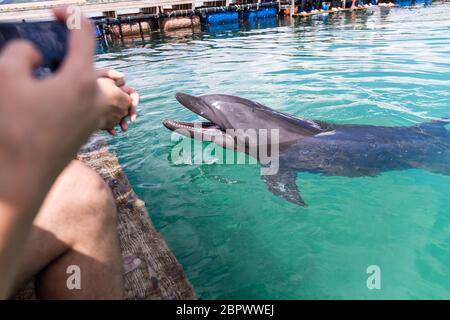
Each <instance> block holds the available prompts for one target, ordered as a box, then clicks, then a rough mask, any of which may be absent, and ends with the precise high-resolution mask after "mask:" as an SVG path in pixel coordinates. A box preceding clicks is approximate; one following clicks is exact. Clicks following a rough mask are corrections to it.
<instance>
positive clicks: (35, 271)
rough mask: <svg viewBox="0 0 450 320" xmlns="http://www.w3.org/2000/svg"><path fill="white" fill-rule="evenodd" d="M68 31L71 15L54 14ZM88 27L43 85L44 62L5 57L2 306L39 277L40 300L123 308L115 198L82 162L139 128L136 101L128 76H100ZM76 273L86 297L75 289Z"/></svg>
mask: <svg viewBox="0 0 450 320" xmlns="http://www.w3.org/2000/svg"><path fill="white" fill-rule="evenodd" d="M55 16H56V17H57V19H59V20H61V21H66V19H67V18H68V15H67V13H66V9H64V8H59V9H56V10H55ZM92 35H93V28H92V26H91V24H90V22H89V21H88V20H87V19H86V18H82V19H81V28H79V29H74V30H71V31H70V32H69V48H68V54H67V56H66V59H65V61H64V63H63V65H62V66H61V67H60V69H59V70H58V71H57V72H56V73H55V74H53V75H52V76H50V77H47V78H45V79H41V80H38V79H35V78H34V77H33V76H32V70H33V69H34V68H35V67H36V66H38V65H39V64H40V60H41V57H40V54H39V52H37V50H36V49H35V48H34V47H33V46H32V45H31V44H30V43H28V42H25V41H15V42H11V43H10V44H9V45H8V46H6V47H5V48H4V49H3V50H2V52H1V53H0V76H1V84H2V85H1V86H0V181H1V184H0V299H8V298H11V297H12V296H13V295H14V294H15V292H17V290H19V289H20V288H21V286H23V285H24V284H25V283H26V282H27V281H29V279H31V278H32V277H35V284H36V293H37V297H38V298H46V299H67V298H80V299H81V298H82V299H121V298H123V294H124V288H123V278H122V259H121V254H120V248H119V240H118V234H117V212H116V205H115V201H114V198H113V197H112V194H111V191H110V189H109V187H108V186H107V185H106V184H105V182H104V181H103V180H102V178H101V177H100V176H99V175H98V174H96V173H95V172H94V171H92V170H91V169H89V168H88V167H86V166H85V165H84V164H82V163H81V162H79V161H77V160H74V159H75V155H76V152H77V151H78V149H79V148H80V147H81V146H82V144H83V143H84V142H86V140H87V138H88V137H89V135H90V134H92V133H93V132H94V131H95V130H97V129H105V130H108V131H109V132H110V133H112V134H116V131H115V129H114V127H115V126H116V125H120V126H121V127H122V129H123V130H127V128H128V126H127V123H126V120H125V119H126V117H127V116H128V117H129V118H130V120H131V121H135V120H136V107H137V105H138V99H139V97H138V95H137V93H136V92H135V90H134V89H132V88H130V87H127V86H126V85H125V81H124V77H123V75H122V74H120V73H118V72H115V71H111V70H101V71H96V70H95V69H94V66H93V57H94V48H95V41H94V37H93V36H92ZM73 267H75V268H78V270H79V271H80V273H79V275H80V284H81V288H75V290H73V288H71V287H69V286H68V285H67V283H68V281H67V280H68V277H69V276H70V274H68V273H67V272H68V270H71V269H70V268H73Z"/></svg>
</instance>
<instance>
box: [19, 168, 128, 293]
mask: <svg viewBox="0 0 450 320" xmlns="http://www.w3.org/2000/svg"><path fill="white" fill-rule="evenodd" d="M69 266H78V267H79V268H80V275H81V277H80V280H81V289H80V290H77V289H72V290H70V289H69V288H68V286H67V280H68V278H69V277H70V276H71V274H68V273H67V271H68V267H69ZM33 275H36V293H37V295H38V298H42V299H120V298H122V297H123V278H122V258H121V254H120V249H119V240H118V234H117V212H116V205H115V202H114V199H113V197H112V195H111V191H110V190H109V188H108V186H107V185H106V184H105V182H104V181H103V179H102V178H101V177H100V176H98V175H97V174H96V173H95V172H94V171H92V170H91V169H89V168H88V167H86V166H85V165H84V164H82V163H81V162H79V161H72V163H71V164H70V165H69V166H68V167H67V168H66V169H65V170H64V171H63V173H62V174H61V175H60V176H59V177H58V179H57V181H56V182H55V184H54V185H53V187H52V189H51V191H50V193H49V194H48V195H47V198H46V199H45V201H44V204H43V206H42V208H41V210H40V211H39V214H38V216H37V218H36V220H35V221H34V226H33V230H32V234H31V236H30V239H29V242H28V245H27V249H26V251H25V257H24V262H23V264H22V269H21V270H20V271H19V276H18V277H17V279H16V280H17V281H16V289H19V288H20V285H23V284H24V283H25V282H26V281H27V280H28V279H30V278H31V277H32V276H33Z"/></svg>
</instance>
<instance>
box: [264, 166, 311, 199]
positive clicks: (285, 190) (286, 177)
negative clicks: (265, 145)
mask: <svg viewBox="0 0 450 320" xmlns="http://www.w3.org/2000/svg"><path fill="white" fill-rule="evenodd" d="M261 178H262V180H263V181H264V182H265V183H266V185H267V187H268V188H269V191H270V192H272V193H273V194H274V195H276V196H278V197H281V198H283V199H285V200H287V201H289V202H292V203H295V204H297V205H299V206H306V204H305V202H304V201H303V200H302V197H301V196H300V193H299V191H298V189H297V184H296V182H295V180H296V178H297V175H296V174H295V173H294V172H288V171H284V172H281V171H280V172H278V173H277V174H275V175H263V176H261Z"/></svg>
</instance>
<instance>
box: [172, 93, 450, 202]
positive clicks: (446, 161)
mask: <svg viewBox="0 0 450 320" xmlns="http://www.w3.org/2000/svg"><path fill="white" fill-rule="evenodd" d="M176 99H177V100H178V101H179V102H180V103H181V104H182V105H183V106H185V107H186V108H188V109H189V110H191V111H193V112H195V113H197V114H198V115H200V116H202V117H203V118H205V119H207V120H208V121H209V122H202V123H199V124H198V125H196V124H195V123H192V122H181V121H175V120H164V121H163V124H164V126H166V127H167V128H168V129H170V130H177V129H180V128H183V129H184V130H183V132H185V133H186V134H185V135H188V136H191V137H198V136H200V137H201V139H203V140H207V141H214V142H216V143H220V145H221V146H222V147H225V145H224V141H227V139H232V140H234V141H236V140H240V139H241V140H243V141H244V143H245V144H246V145H247V147H249V149H250V148H251V147H256V148H260V147H261V145H260V141H258V140H252V139H248V137H240V136H239V132H245V130H248V129H254V130H261V129H266V130H270V129H278V132H279V137H278V140H277V149H279V150H280V154H279V170H278V173H277V174H276V175H264V176H262V179H263V181H264V182H265V183H266V184H267V186H268V188H269V190H270V191H271V192H272V193H273V194H275V195H277V196H279V197H282V198H284V199H286V200H288V201H290V202H292V203H295V204H298V205H302V206H304V205H305V202H304V201H303V200H302V198H301V196H300V194H299V192H298V189H297V185H296V177H297V173H298V172H312V173H320V174H323V175H330V176H346V177H361V176H372V177H373V176H376V175H378V174H379V173H381V172H383V171H389V170H405V169H412V168H417V169H423V170H428V171H430V172H434V173H439V174H444V175H450V132H449V131H448V130H447V129H446V127H445V126H446V125H447V124H448V123H450V119H449V118H442V119H436V120H433V121H429V122H424V123H420V124H416V125H412V126H405V127H385V126H373V125H350V124H332V123H326V122H323V121H313V120H305V119H301V118H298V117H294V116H292V115H289V114H285V113H282V112H279V111H276V110H273V109H271V108H268V107H266V106H264V105H262V104H259V103H257V102H253V101H250V100H247V99H244V98H240V97H236V96H230V95H223V94H213V95H204V96H199V97H195V96H191V95H188V94H184V93H177V94H176ZM228 129H242V130H240V131H239V130H237V131H234V132H236V134H235V136H229V134H228V131H227V130H228ZM195 130H200V131H201V133H202V134H201V135H194V132H195ZM215 137H220V139H215ZM218 141H219V142H218ZM271 141H272V140H271V139H270V137H269V139H268V140H267V142H266V143H267V144H268V147H269V149H270V147H273V145H271Z"/></svg>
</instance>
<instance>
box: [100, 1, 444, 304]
mask: <svg viewBox="0 0 450 320" xmlns="http://www.w3.org/2000/svg"><path fill="white" fill-rule="evenodd" d="M230 27H232V28H233V26H228V27H227V28H230ZM449 31H450V5H449V4H437V5H436V4H435V5H433V6H429V7H418V8H412V9H410V8H398V9H397V8H395V9H391V10H389V9H383V10H380V8H376V9H374V10H373V11H371V12H367V13H362V12H358V13H344V14H337V15H334V16H331V15H330V16H328V17H326V16H317V17H313V18H308V19H302V20H298V21H296V22H295V23H292V24H291V23H290V22H289V21H275V20H272V21H270V20H269V21H265V22H263V23H259V24H256V25H252V26H248V25H247V26H240V27H238V26H234V29H233V30H231V31H223V30H221V29H220V28H219V29H218V30H210V31H209V32H208V31H202V32H200V31H196V32H195V33H194V34H192V33H190V32H186V33H184V34H179V33H178V34H168V35H167V34H166V35H163V34H161V33H154V34H153V35H152V39H150V40H148V41H147V42H146V46H145V47H144V44H142V43H140V42H136V43H135V44H134V45H133V44H132V45H131V48H129V47H128V49H123V48H122V49H120V48H114V49H112V50H110V51H109V53H106V54H101V55H99V56H98V65H99V66H111V67H114V68H117V69H119V70H121V71H124V72H125V73H126V74H127V77H128V81H129V84H130V85H132V86H134V87H136V88H137V89H138V91H139V92H140V94H141V98H142V103H141V107H140V110H139V121H138V122H137V123H136V124H135V125H132V126H131V129H130V131H129V132H128V133H125V134H120V135H119V137H118V138H114V139H112V140H111V146H112V148H113V149H114V150H115V151H117V153H118V156H119V159H120V162H121V163H122V164H123V166H124V167H125V171H126V173H127V174H128V176H129V178H130V180H131V182H132V184H133V186H134V188H135V190H136V192H137V193H138V195H139V196H140V197H141V198H142V199H143V200H144V201H145V202H146V203H147V207H148V209H149V212H150V216H151V218H152V220H153V222H154V223H155V225H156V227H157V228H158V230H159V231H160V232H161V234H162V235H163V237H164V239H165V240H166V241H167V242H168V244H169V246H170V248H171V249H172V250H173V252H174V253H175V255H176V256H177V258H178V259H179V261H180V262H181V264H182V265H183V267H184V269H185V271H186V273H187V276H188V277H189V279H190V281H191V282H192V284H193V286H194V288H195V290H196V292H197V294H198V296H199V297H200V298H203V299H215V298H226V299H229V298H275V299H278V298H295V299H297V298H298V299H316V298H325V299H331V298H344V299H348V298H449V297H450V294H449V292H450V200H449V187H450V176H444V175H439V174H433V173H429V172H425V171H421V170H408V171H392V172H385V173H382V174H381V175H379V176H377V177H375V178H369V177H363V178H346V177H325V176H321V175H317V174H306V173H300V174H299V175H298V178H297V184H298V186H299V188H300V190H301V193H302V196H303V198H304V199H305V201H306V202H307V203H308V204H309V207H307V208H303V207H299V206H296V205H293V204H291V203H289V202H287V201H285V200H283V199H281V198H277V197H275V196H274V195H272V194H271V193H270V192H269V191H267V189H266V186H265V184H264V183H263V182H262V181H261V179H260V171H259V169H260V168H259V166H257V165H218V164H209V165H208V164H204V165H184V166H179V165H173V164H171V163H170V159H169V158H170V157H169V155H170V153H171V151H172V149H173V147H174V146H175V145H176V142H172V141H171V133H170V132H169V130H167V129H165V128H164V127H163V126H162V125H161V120H162V119H163V118H175V119H180V120H188V121H192V120H198V119H199V118H198V116H196V115H194V114H192V113H191V112H190V111H188V110H187V109H185V108H183V107H181V106H180V105H179V104H178V103H177V101H176V100H175V98H174V94H175V93H176V92H178V91H182V92H188V93H192V94H196V95H200V94H206V93H228V94H233V95H239V96H243V97H246V98H249V99H252V100H256V101H259V102H261V103H263V104H266V105H267V106H270V107H272V108H275V109H277V110H282V111H285V112H288V113H290V114H293V115H297V116H301V117H305V118H312V119H321V120H326V121H331V122H337V123H353V124H373V125H389V126H407V125H411V124H414V123H419V122H422V121H426V120H429V119H430V118H433V117H443V116H448V115H450V52H449V48H450V32H449ZM370 265H377V266H379V267H380V269H381V290H369V289H368V288H367V286H366V279H367V277H368V276H369V275H368V274H367V273H366V269H367V267H368V266H370Z"/></svg>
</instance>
